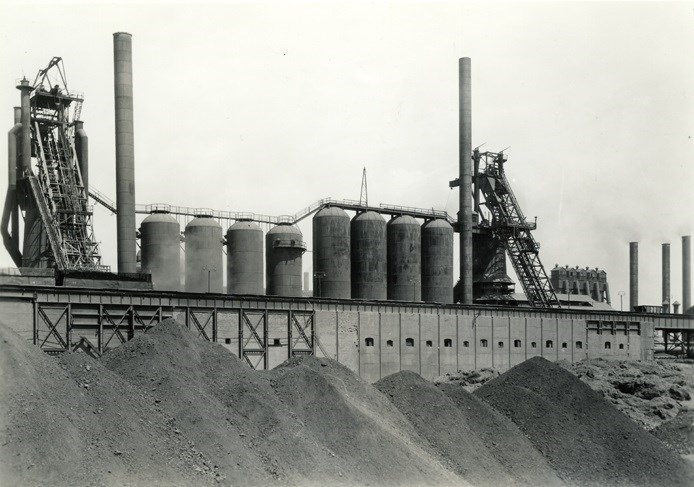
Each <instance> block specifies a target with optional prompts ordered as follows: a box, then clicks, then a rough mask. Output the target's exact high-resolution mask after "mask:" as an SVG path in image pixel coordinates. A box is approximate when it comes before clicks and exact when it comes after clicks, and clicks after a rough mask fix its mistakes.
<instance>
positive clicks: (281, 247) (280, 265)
mask: <svg viewBox="0 0 694 487" xmlns="http://www.w3.org/2000/svg"><path fill="white" fill-rule="evenodd" d="M305 251H306V244H305V243H304V241H303V235H302V234H301V230H299V229H298V228H297V227H295V226H294V225H290V224H279V225H277V226H275V227H272V228H271V229H270V231H269V232H267V235H266V236H265V259H266V268H265V278H266V283H267V294H268V295H271V296H285V297H300V296H301V294H302V293H301V265H302V255H303V254H304V252H305Z"/></svg>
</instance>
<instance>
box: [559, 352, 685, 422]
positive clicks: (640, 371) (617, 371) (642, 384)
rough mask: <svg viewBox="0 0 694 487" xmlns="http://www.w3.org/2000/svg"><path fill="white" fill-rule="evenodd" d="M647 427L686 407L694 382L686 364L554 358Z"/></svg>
mask: <svg viewBox="0 0 694 487" xmlns="http://www.w3.org/2000/svg"><path fill="white" fill-rule="evenodd" d="M557 364H558V365H560V366H562V367H563V368H565V369H566V370H568V371H569V372H571V373H572V374H574V375H576V376H577V377H578V378H580V379H581V380H582V381H584V382H585V383H586V384H588V385H589V386H590V387H591V388H592V389H593V390H595V391H598V392H599V393H600V394H602V395H603V396H604V397H605V399H606V400H607V401H608V402H610V403H612V404H614V406H615V407H616V408H617V409H619V410H620V411H622V412H623V413H624V414H626V415H627V416H629V417H630V418H631V419H632V420H634V421H636V422H637V423H639V424H640V425H641V426H643V427H644V428H645V429H647V430H652V429H653V428H656V427H657V426H659V425H661V424H663V423H664V422H666V421H669V420H671V419H673V418H675V417H676V416H677V415H678V414H679V413H680V411H682V410H683V409H686V407H687V406H686V403H687V401H690V400H691V394H692V388H693V387H694V384H693V383H692V382H691V379H690V378H689V377H688V375H687V374H686V372H687V371H686V370H684V368H685V367H687V366H688V365H687V364H673V363H667V362H665V361H653V362H642V361H637V360H624V361H615V360H604V359H589V360H582V361H580V362H576V363H569V362H565V361H560V362H557Z"/></svg>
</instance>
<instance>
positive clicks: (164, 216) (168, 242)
mask: <svg viewBox="0 0 694 487" xmlns="http://www.w3.org/2000/svg"><path fill="white" fill-rule="evenodd" d="M140 247H141V250H142V272H144V273H148V274H152V286H153V287H154V289H161V290H165V291H178V290H179V289H180V287H181V284H180V278H181V226H180V225H179V223H178V221H176V219H175V218H174V217H173V216H171V215H170V214H169V213H167V212H156V213H152V214H151V215H149V216H148V217H147V218H145V219H144V220H142V223H141V225H140Z"/></svg>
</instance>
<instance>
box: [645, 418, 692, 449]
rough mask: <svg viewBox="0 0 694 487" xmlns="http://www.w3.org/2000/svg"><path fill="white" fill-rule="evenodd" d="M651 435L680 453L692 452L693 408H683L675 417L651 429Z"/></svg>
mask: <svg viewBox="0 0 694 487" xmlns="http://www.w3.org/2000/svg"><path fill="white" fill-rule="evenodd" d="M651 433H653V435H654V436H655V437H656V438H658V439H660V440H661V441H662V442H663V443H665V444H666V445H667V446H669V447H670V448H671V449H672V450H674V451H676V452H677V453H679V454H681V455H692V454H694V410H691V409H689V410H683V411H681V412H680V413H679V414H678V415H677V417H676V418H675V419H673V420H672V421H668V422H666V423H663V424H661V425H660V426H658V427H657V428H655V429H654V430H652V431H651Z"/></svg>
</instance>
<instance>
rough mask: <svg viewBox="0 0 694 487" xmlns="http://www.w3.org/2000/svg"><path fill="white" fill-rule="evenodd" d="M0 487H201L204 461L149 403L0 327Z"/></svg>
mask: <svg viewBox="0 0 694 487" xmlns="http://www.w3.org/2000/svg"><path fill="white" fill-rule="evenodd" d="M0 408H1V409H0V435H1V438H0V458H2V462H1V464H0V468H1V469H2V470H1V471H0V484H1V485H23V486H24V485H123V484H129V485H133V484H135V485H191V484H199V485H206V484H209V483H212V484H214V483H215V482H214V481H213V478H214V475H213V474H212V473H211V472H210V471H209V470H207V469H205V468H204V467H205V465H204V462H205V459H204V457H202V456H201V455H198V454H197V452H195V451H194V449H193V448H192V447H191V446H190V445H189V444H188V443H187V442H185V441H182V439H180V438H178V437H177V435H176V434H175V432H174V431H173V430H172V428H171V427H170V426H169V425H168V424H167V423H166V417H165V415H164V414H162V411H161V410H160V409H159V408H158V407H157V405H156V403H155V402H154V399H153V398H152V397H151V396H148V395H147V394H146V393H143V392H141V391H139V390H138V389H137V388H133V387H131V386H130V385H129V384H128V383H127V382H125V381H123V380H122V379H120V378H119V377H118V376H117V375H115V374H113V373H111V372H110V371H108V370H105V369H104V368H103V367H102V366H101V365H100V364H99V363H97V362H95V361H93V360H92V359H91V358H89V357H88V356H85V355H82V354H80V355H72V354H67V355H65V356H63V357H62V359H61V361H58V360H57V359H55V358H53V357H50V356H48V355H46V354H45V353H44V352H42V351H41V350H40V349H39V348H38V347H34V346H33V345H31V344H29V343H28V342H27V341H26V340H25V339H23V338H21V337H19V336H18V335H17V334H16V333H14V332H13V331H12V330H10V329H9V328H7V327H6V326H4V325H0Z"/></svg>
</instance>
